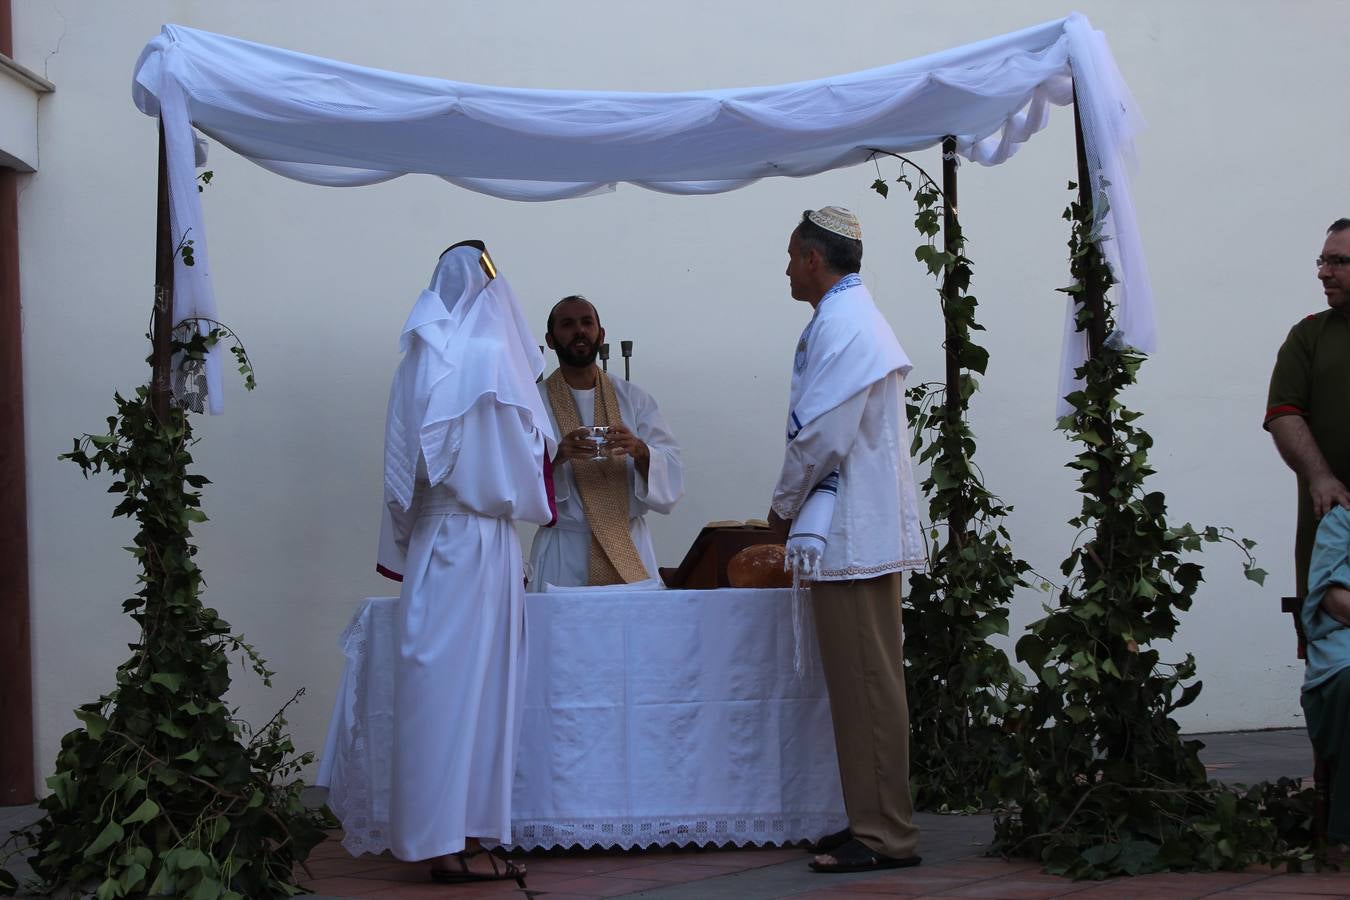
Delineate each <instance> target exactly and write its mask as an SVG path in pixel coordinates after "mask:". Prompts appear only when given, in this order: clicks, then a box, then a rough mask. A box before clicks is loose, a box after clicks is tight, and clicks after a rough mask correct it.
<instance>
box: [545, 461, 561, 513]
mask: <svg viewBox="0 0 1350 900" xmlns="http://www.w3.org/2000/svg"><path fill="white" fill-rule="evenodd" d="M544 493H546V494H548V511H549V515H550V516H552V518H550V519H549V520H548V524H547V525H545V526H544V527H545V528H552V527H553V526H554V525H557V524H558V498H556V497H555V496H553V460H552V459H551V458H550V457H549V455H548V450H544Z"/></svg>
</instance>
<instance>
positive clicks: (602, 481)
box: [544, 369, 652, 585]
mask: <svg viewBox="0 0 1350 900" xmlns="http://www.w3.org/2000/svg"><path fill="white" fill-rule="evenodd" d="M596 375H597V378H596V383H595V422H594V423H592V424H595V425H622V424H623V419H622V418H621V417H620V414H619V399H618V397H617V396H615V394H614V384H613V383H612V382H611V381H610V380H609V376H608V375H607V374H605V373H604V372H603V371H598V372H596ZM544 384H546V385H547V386H548V402H549V405H550V406H552V407H553V418H554V419H556V420H557V422H558V436H559V437H565V436H566V435H568V434H570V433H571V432H573V431H576V430H577V429H578V428H580V427H581V415H580V413H578V412H577V403H576V400H574V399H573V398H572V390H571V388H569V387H568V386H567V382H566V381H565V380H563V376H562V370H561V369H559V370H556V371H555V372H554V373H553V374H552V375H550V376H549V377H548V378H547V379H545V381H544ZM572 478H573V480H574V481H576V483H577V490H578V491H580V492H581V508H582V509H583V510H585V512H586V522H587V524H589V525H590V527H591V548H590V560H589V566H588V568H589V572H588V577H587V582H586V583H587V584H591V585H596V584H620V583H624V584H632V583H633V582H635V581H646V580H647V579H648V578H650V577H652V576H651V575H650V574H649V573H648V572H647V569H646V567H645V566H644V565H643V564H642V558H641V557H639V556H638V552H637V547H635V546H634V545H633V534H632V532H631V531H629V530H628V461H627V460H626V459H624V458H623V457H617V458H616V457H609V458H608V459H601V460H590V459H574V460H572Z"/></svg>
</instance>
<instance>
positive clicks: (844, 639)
mask: <svg viewBox="0 0 1350 900" xmlns="http://www.w3.org/2000/svg"><path fill="white" fill-rule="evenodd" d="M900 579H901V575H900V573H899V572H893V573H891V574H889V575H882V576H881V577H879V578H866V579H861V578H860V579H857V580H854V581H818V582H816V583H815V584H813V585H812V586H811V600H812V609H813V610H814V612H815V619H816V633H817V635H818V637H819V639H820V660H821V665H822V667H823V668H824V670H825V686H826V688H827V689H828V691H829V694H830V714H831V716H832V718H833V720H834V743H835V748H836V750H837V751H838V755H839V780H840V781H841V782H842V783H843V787H844V809H845V811H846V812H847V813H848V823H849V827H850V828H852V829H853V835H854V837H856V838H857V839H858V840H860V841H862V842H863V843H864V844H866V845H867V846H868V847H869V848H870V849H872V850H875V851H876V852H878V853H882V854H885V855H886V856H892V857H907V856H913V855H914V851H915V848H916V847H917V846H918V843H919V829H918V828H917V827H916V826H915V825H914V822H913V819H914V805H913V801H912V800H911V798H910V793H909V705H908V703H907V701H906V699H905V667H904V652H903V649H902V647H901V643H900V584H901V582H900Z"/></svg>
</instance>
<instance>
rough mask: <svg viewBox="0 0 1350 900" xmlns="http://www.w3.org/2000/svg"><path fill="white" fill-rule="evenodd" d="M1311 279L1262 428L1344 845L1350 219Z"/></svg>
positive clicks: (1348, 815) (1349, 634) (1310, 697)
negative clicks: (1273, 453)
mask: <svg viewBox="0 0 1350 900" xmlns="http://www.w3.org/2000/svg"><path fill="white" fill-rule="evenodd" d="M1317 278H1318V280H1319V281H1321V282H1322V290H1323V293H1324V294H1325V295H1326V298H1327V306H1328V309H1324V310H1322V311H1321V312H1319V313H1314V314H1313V315H1311V316H1308V317H1307V318H1306V319H1304V320H1303V321H1302V322H1299V323H1298V324H1297V325H1295V326H1294V327H1293V328H1292V329H1290V331H1289V337H1287V338H1286V339H1285V341H1284V345H1283V346H1282V347H1280V353H1279V356H1278V357H1277V358H1276V361H1275V371H1274V372H1273V373H1272V374H1271V376H1270V395H1269V400H1268V403H1267V408H1266V420H1265V427H1266V430H1268V431H1269V432H1270V433H1271V435H1272V436H1273V437H1274V438H1275V446H1276V448H1278V449H1279V451H1280V456H1282V457H1283V458H1284V461H1285V462H1286V463H1287V464H1288V465H1289V468H1291V469H1293V470H1294V473H1295V474H1296V475H1297V476H1298V532H1297V536H1296V538H1295V542H1294V564H1295V573H1296V578H1297V584H1298V595H1299V597H1301V598H1303V606H1302V609H1301V610H1300V612H1299V615H1300V619H1301V620H1302V622H1303V630H1304V634H1305V636H1306V638H1307V656H1308V666H1307V669H1306V670H1305V672H1304V679H1303V690H1302V691H1301V699H1302V703H1303V713H1304V720H1305V722H1306V723H1307V726H1308V737H1309V739H1310V740H1311V742H1312V745H1313V748H1314V749H1315V750H1316V751H1317V755H1318V756H1320V757H1321V758H1322V759H1323V760H1325V761H1326V763H1327V765H1328V767H1329V769H1330V772H1331V802H1330V804H1329V805H1328V821H1327V837H1328V839H1329V840H1330V841H1331V842H1332V843H1333V844H1345V843H1346V842H1350V489H1347V488H1346V485H1347V484H1350V219H1344V218H1343V219H1337V220H1336V221H1335V222H1332V223H1331V227H1330V228H1328V229H1327V238H1326V243H1325V244H1323V245H1322V255H1321V256H1319V257H1317ZM1341 850H1342V851H1343V850H1344V848H1343V847H1342V848H1341ZM1337 858H1338V859H1343V858H1344V856H1343V854H1342V853H1338V854H1337Z"/></svg>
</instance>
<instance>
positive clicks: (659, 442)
mask: <svg viewBox="0 0 1350 900" xmlns="http://www.w3.org/2000/svg"><path fill="white" fill-rule="evenodd" d="M612 383H613V385H614V395H615V397H617V398H618V401H619V413H620V415H621V416H622V418H623V423H624V424H625V425H626V426H628V429H629V430H630V431H632V432H633V433H634V434H635V435H637V436H638V438H639V439H641V440H642V442H643V443H645V444H646V445H647V448H648V449H649V450H650V451H651V463H650V465H649V467H648V469H647V476H646V477H645V478H644V477H643V476H642V475H641V474H640V473H639V472H638V471H637V464H636V463H635V462H634V461H633V458H632V457H629V458H628V527H629V532H630V533H631V534H632V536H633V546H634V547H636V548H637V552H638V556H639V557H640V558H641V559H642V564H643V566H645V567H646V569H647V574H648V575H650V576H651V577H652V578H656V577H657V571H656V569H657V559H656V548H655V546H653V544H652V533H651V529H650V528H648V527H647V522H646V519H644V518H643V517H644V516H645V515H646V514H647V513H648V512H658V513H662V514H665V513H669V512H670V511H671V510H672V509H674V508H675V504H676V503H677V502H678V501H679V499H680V497H682V496H683V495H684V466H683V464H682V463H681V462H680V447H679V445H678V444H677V443H676V442H675V436H674V435H673V434H671V433H670V429H669V428H668V427H667V426H666V422H665V419H663V418H662V417H661V411H660V410H659V409H658V408H657V406H656V401H655V400H653V399H652V396H651V395H650V394H648V393H647V392H646V391H644V390H643V389H642V388H640V387H638V386H637V385H635V384H633V383H632V382H629V381H625V380H624V379H622V378H613V379H612ZM539 392H540V394H541V395H542V396H543V398H544V407H545V408H546V409H547V410H548V415H549V419H550V421H552V423H553V428H554V431H555V432H556V431H557V428H558V423H557V420H556V418H555V417H554V415H553V408H552V407H551V406H550V405H549V401H548V389H547V388H546V387H545V386H544V385H542V384H541V385H540V387H539ZM572 399H573V400H575V401H576V404H577V414H578V416H579V417H580V420H581V422H582V423H583V424H586V425H590V424H592V423H594V421H595V391H594V390H580V391H579V390H573V391H572ZM559 437H560V438H561V437H562V435H559ZM553 489H554V497H555V499H556V500H557V504H558V522H557V524H556V525H554V526H553V527H551V528H540V529H539V531H538V532H536V533H535V536H534V542H533V543H532V544H531V546H530V568H531V572H532V577H531V578H530V586H529V590H531V591H542V590H543V589H544V585H545V584H552V585H555V586H557V587H576V586H579V585H584V584H586V582H587V580H588V578H589V574H590V572H589V567H590V548H591V529H590V526H589V525H588V524H587V522H586V511H585V509H583V508H582V505H581V493H580V492H579V491H578V490H577V484H576V480H575V479H574V478H573V477H572V464H571V463H563V464H562V465H560V466H557V467H556V468H554V470H553Z"/></svg>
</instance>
